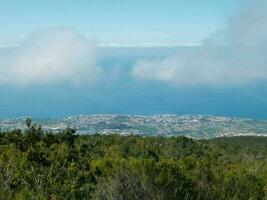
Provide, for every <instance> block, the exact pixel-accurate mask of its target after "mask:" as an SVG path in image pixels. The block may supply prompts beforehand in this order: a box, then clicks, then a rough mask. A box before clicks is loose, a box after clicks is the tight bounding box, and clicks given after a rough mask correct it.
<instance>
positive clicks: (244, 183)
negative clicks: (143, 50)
mask: <svg viewBox="0 0 267 200" xmlns="http://www.w3.org/2000/svg"><path fill="white" fill-rule="evenodd" d="M25 125H26V126H27V129H26V130H25V131H22V130H13V131H1V132H0V199H1V200H2V199H3V200H4V199H5V200H9V199H19V200H21V199H25V200H26V199H54V200H56V199H99V200H139V199H140V200H143V199H144V200H165V199H166V200H172V199H178V200H179V199H181V200H183V199H186V200H190V199H192V200H193V199H232V200H234V199H242V200H246V199H255V200H260V199H267V163H266V161H267V138H264V137H232V138H226V137H225V138H216V139H212V140H194V139H191V138H187V137H170V138H166V137H141V136H138V135H128V136H121V135H117V134H110V135H100V134H95V135H77V134H76V132H75V129H72V128H67V129H66V130H62V131H60V132H58V133H53V132H50V131H44V130H43V129H42V128H41V127H40V126H38V125H36V124H33V123H32V121H31V120H30V119H27V120H26V123H25Z"/></svg>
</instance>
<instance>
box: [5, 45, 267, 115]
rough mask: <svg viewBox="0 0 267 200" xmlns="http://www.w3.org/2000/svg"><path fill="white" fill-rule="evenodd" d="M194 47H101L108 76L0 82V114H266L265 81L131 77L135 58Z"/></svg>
mask: <svg viewBox="0 0 267 200" xmlns="http://www.w3.org/2000/svg"><path fill="white" fill-rule="evenodd" d="M195 48H197V47H173V48H169V47H168V48H167V47H164V48H162V47H161V48H126V47H124V48H122V47H113V48H111V47H109V48H101V49H100V50H99V63H98V64H99V66H101V67H102V68H103V69H104V70H103V71H104V73H107V74H108V75H104V76H103V77H102V78H101V80H98V82H97V83H96V84H93V85H91V84H90V85H87V84H81V85H71V84H58V85H32V86H28V87H18V86H10V85H0V118H15V117H21V116H30V117H33V118H36V119H45V118H56V117H63V116H70V115H87V114H139V115H155V114H177V115H188V114H192V115H198V114H202V115H216V116H230V117H244V118H254V119H267V81H258V82H253V83H249V84H245V85H239V86H227V87H214V86H211V85H209V86H194V87H193V86H174V85H170V84H168V83H163V82H157V81H141V80H137V79H134V78H133V77H132V76H131V68H132V66H133V65H134V64H135V63H136V61H137V60H139V59H150V60H153V59H164V58H165V57H167V56H170V55H173V54H175V53H176V52H179V51H194V50H196V49H195ZM2 51H5V50H4V49H2ZM0 52H1V49H0ZM0 72H1V66H0ZM0 76H1V74H0Z"/></svg>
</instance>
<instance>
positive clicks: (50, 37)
mask: <svg viewBox="0 0 267 200" xmlns="http://www.w3.org/2000/svg"><path fill="white" fill-rule="evenodd" d="M100 71H101V70H100V68H99V67H98V66H97V62H96V47H95V45H94V44H93V43H92V42H89V41H87V40H86V39H85V38H84V37H82V36H81V35H79V34H78V33H76V32H75V31H74V30H72V29H69V28H60V29H49V30H45V31H40V32H36V33H33V34H31V35H30V36H29V37H27V38H26V39H25V40H24V41H23V42H22V43H21V44H20V45H19V46H18V47H16V48H14V50H12V51H9V52H8V53H5V54H4V55H1V56H0V84H1V85H33V84H60V83H70V84H79V83H82V82H84V81H86V82H88V83H93V82H94V81H95V80H96V79H97V77H98V75H99V73H100Z"/></svg>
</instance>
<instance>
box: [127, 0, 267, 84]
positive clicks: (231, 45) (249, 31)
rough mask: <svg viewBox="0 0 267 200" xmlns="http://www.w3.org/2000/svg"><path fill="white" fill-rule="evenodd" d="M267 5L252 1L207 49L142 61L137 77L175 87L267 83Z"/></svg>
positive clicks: (209, 40)
mask: <svg viewBox="0 0 267 200" xmlns="http://www.w3.org/2000/svg"><path fill="white" fill-rule="evenodd" d="M266 10H267V1H265V0H257V1H248V2H246V4H245V5H244V7H243V8H242V9H240V10H239V12H238V13H237V14H236V15H234V16H233V17H232V18H231V19H229V21H228V23H227V26H226V28H224V29H222V30H219V31H218V32H217V33H214V34H213V35H212V36H211V37H210V38H207V39H206V40H205V41H204V44H203V46H201V47H198V48H197V49H196V50H194V51H191V52H184V53H177V54H176V55H174V56H171V57H168V58H166V59H163V60H157V61H151V60H139V61H138V62H137V63H136V64H135V66H134V67H133V69H132V74H133V76H134V77H136V78H138V79H143V80H155V81H163V82H167V83H170V84H174V85H178V86H179V85H226V84H228V85H233V84H243V83H247V82H250V81H255V80H260V79H264V80H265V79H267V56H266V52H267V51H266V50H267V12H266Z"/></svg>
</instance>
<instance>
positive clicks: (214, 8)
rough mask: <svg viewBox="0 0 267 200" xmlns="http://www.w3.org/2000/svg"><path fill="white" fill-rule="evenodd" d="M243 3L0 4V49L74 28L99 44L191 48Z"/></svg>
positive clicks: (90, 0)
mask: <svg viewBox="0 0 267 200" xmlns="http://www.w3.org/2000/svg"><path fill="white" fill-rule="evenodd" d="M240 1H241V0H235V1H232V0H220V1H215V0H153V1H152V0H145V1H144V0H135V1H132V0H131V1H129V0H113V1H110V0H79V1H74V0H72V1H70V0H64V1H54V0H42V1H36V0H0V25H1V30H0V45H1V46H8V45H16V44H17V42H18V41H20V40H22V39H23V38H24V37H25V36H27V35H28V34H29V33H31V32H34V31H36V30H40V29H47V28H51V27H65V26H67V27H72V28H74V29H75V30H76V31H78V32H80V33H81V34H83V35H85V36H86V37H88V38H93V39H94V40H96V41H97V43H98V44H102V45H111V46H116V45H125V46H140V45H141V46H142V45H152V46H153V45H182V44H185V45H192V44H193V45H194V44H199V43H201V41H202V40H203V39H205V38H206V37H207V36H209V35H210V34H211V33H213V32H214V31H216V30H217V29H218V28H221V27H223V26H224V24H225V21H226V19H227V18H228V16H229V15H231V14H232V13H233V12H234V11H235V10H236V9H237V8H238V7H239V4H240Z"/></svg>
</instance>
